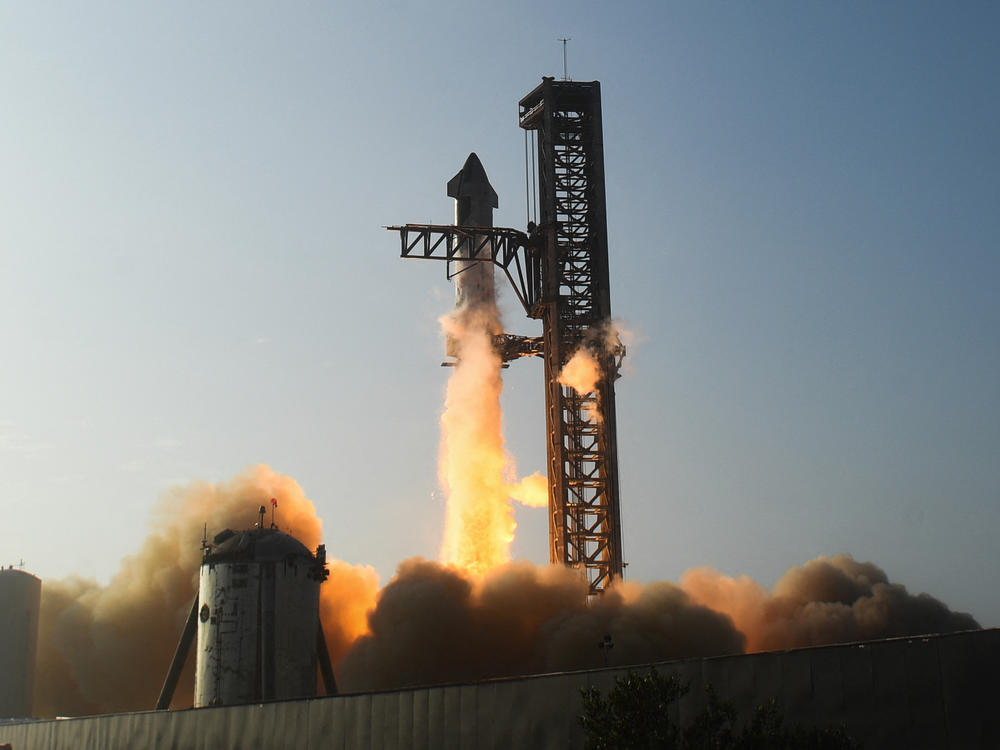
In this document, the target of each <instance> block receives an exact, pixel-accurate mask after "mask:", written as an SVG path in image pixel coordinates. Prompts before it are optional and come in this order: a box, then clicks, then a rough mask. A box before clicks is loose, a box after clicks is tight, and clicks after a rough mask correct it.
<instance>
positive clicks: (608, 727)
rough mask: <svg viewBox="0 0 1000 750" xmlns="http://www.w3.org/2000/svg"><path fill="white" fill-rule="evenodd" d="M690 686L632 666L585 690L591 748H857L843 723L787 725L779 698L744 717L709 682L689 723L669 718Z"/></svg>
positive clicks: (582, 719) (583, 718) (584, 722)
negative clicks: (608, 685) (611, 682)
mask: <svg viewBox="0 0 1000 750" xmlns="http://www.w3.org/2000/svg"><path fill="white" fill-rule="evenodd" d="M688 691H689V687H688V685H686V684H685V683H683V682H682V681H681V680H680V679H679V678H678V677H677V676H676V675H668V676H664V675H662V674H660V673H659V672H658V671H657V670H656V669H652V668H651V669H650V670H649V672H647V673H637V672H631V671H630V672H629V673H628V674H627V675H625V676H623V677H618V678H617V679H616V680H615V686H614V687H613V688H612V689H611V690H610V691H609V692H608V694H607V696H605V695H604V694H603V693H602V692H601V691H600V690H598V689H597V688H593V687H592V688H588V689H585V690H582V691H581V693H582V696H583V715H582V716H580V724H581V726H582V727H583V730H584V732H585V733H586V736H587V745H586V747H587V750H854V749H856V748H858V747H859V745H858V744H857V743H856V742H855V741H854V740H853V739H852V738H851V737H850V736H849V735H848V734H847V732H846V731H845V730H844V728H843V727H800V726H789V725H787V724H786V723H785V720H784V716H783V714H782V711H781V708H780V706H779V705H778V703H777V701H775V700H773V699H772V700H770V701H768V702H767V703H765V704H763V705H761V706H758V707H757V708H756V709H755V710H754V712H753V715H752V716H751V717H750V718H749V720H746V721H740V717H739V716H738V714H737V711H736V707H735V706H734V705H733V703H732V702H731V701H726V700H723V699H722V698H720V697H719V695H718V694H717V693H716V692H715V690H714V689H713V688H712V687H711V686H707V687H706V703H705V707H704V708H703V709H702V710H701V711H700V712H699V713H698V714H697V715H695V716H694V718H693V719H692V720H691V721H690V722H689V723H688V724H686V725H685V726H680V725H679V724H678V723H676V722H675V721H673V720H672V719H671V718H670V705H671V704H673V703H674V702H676V701H677V700H678V699H679V698H681V697H683V696H684V695H686V694H687V693H688Z"/></svg>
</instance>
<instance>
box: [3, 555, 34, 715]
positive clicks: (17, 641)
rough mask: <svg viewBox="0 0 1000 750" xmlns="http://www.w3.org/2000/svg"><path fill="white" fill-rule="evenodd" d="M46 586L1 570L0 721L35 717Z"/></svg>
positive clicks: (18, 572) (19, 572)
mask: <svg viewBox="0 0 1000 750" xmlns="http://www.w3.org/2000/svg"><path fill="white" fill-rule="evenodd" d="M41 598H42V582H41V581H40V580H39V579H38V578H35V576H33V575H31V573H25V572H24V571H23V570H16V569H14V568H5V569H0V718H26V717H29V716H31V712H32V706H33V703H34V701H33V693H34V689H35V652H36V651H37V649H38V608H39V605H40V603H41Z"/></svg>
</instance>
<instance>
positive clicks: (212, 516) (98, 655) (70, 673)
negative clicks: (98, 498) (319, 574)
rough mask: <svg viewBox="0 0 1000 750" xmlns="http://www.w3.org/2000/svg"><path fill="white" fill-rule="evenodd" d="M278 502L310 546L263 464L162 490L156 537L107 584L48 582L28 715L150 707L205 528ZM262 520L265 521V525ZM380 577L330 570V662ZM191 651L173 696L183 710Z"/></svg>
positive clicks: (193, 585) (289, 528)
mask: <svg viewBox="0 0 1000 750" xmlns="http://www.w3.org/2000/svg"><path fill="white" fill-rule="evenodd" d="M271 498H275V499H276V500H277V501H278V505H277V511H276V519H275V520H276V522H277V524H278V526H279V528H280V529H281V530H283V531H286V532H287V533H290V534H292V535H293V536H295V537H296V538H297V539H298V540H299V541H301V542H302V543H303V544H304V545H306V546H307V547H309V548H310V549H315V547H316V546H317V545H318V544H319V543H320V540H321V522H320V520H319V518H317V517H316V511H315V508H314V507H313V504H312V502H311V501H310V500H309V499H308V498H307V497H306V496H305V493H304V492H303V490H302V488H301V487H300V486H299V485H298V483H296V482H295V480H293V479H291V478H290V477H287V476H284V475H281V474H278V473H277V472H275V471H274V470H272V469H271V468H269V467H267V466H264V465H261V466H256V467H253V468H251V469H248V470H247V471H246V472H244V473H243V474H241V475H240V476H238V477H236V478H235V479H233V480H232V481H229V482H223V483H220V484H209V483H207V482H194V483H192V484H190V485H188V486H187V487H179V488H175V489H173V490H171V491H169V492H168V493H167V494H166V495H165V496H164V498H163V499H162V500H161V502H160V503H159V505H158V506H157V508H156V509H155V511H154V522H153V531H152V532H151V533H150V535H149V536H148V537H147V538H146V539H145V540H144V541H143V542H142V548H141V549H140V550H139V551H138V552H137V553H136V554H134V555H132V556H130V557H127V558H125V559H124V560H123V561H122V563H121V567H120V569H119V571H118V573H117V574H116V575H115V576H114V578H112V579H111V581H110V583H109V584H108V585H107V586H101V585H99V584H97V583H96V582H93V581H85V580H81V579H78V578H70V579H67V580H64V581H45V583H44V585H43V586H42V607H41V618H40V623H39V650H38V662H37V678H36V696H35V707H36V708H35V710H36V712H37V713H38V714H39V715H41V716H55V715H80V714H87V713H95V712H112V711H128V710H141V709H150V708H152V707H153V704H154V703H155V701H156V697H157V695H158V693H159V690H160V686H161V685H162V682H163V678H164V677H165V675H166V672H167V668H168V666H169V664H170V660H171V658H172V656H173V651H174V649H175V647H176V645H177V641H178V639H179V637H180V633H181V630H182V629H183V626H184V621H185V619H186V618H187V615H188V612H189V610H190V608H191V602H192V601H193V600H194V596H195V594H196V593H197V586H198V570H199V566H200V564H201V552H200V545H199V543H200V540H201V538H202V534H203V524H206V523H207V527H208V533H209V536H212V535H214V534H215V533H217V532H218V531H221V530H222V529H224V528H234V529H243V528H249V527H251V526H253V524H254V523H255V522H256V521H257V518H258V517H257V508H258V507H259V506H260V505H265V506H267V507H268V508H270V500H271ZM268 521H270V519H269V518H268ZM376 589H377V578H376V576H375V572H374V571H373V570H372V569H371V568H370V567H360V566H351V565H348V564H346V563H342V562H336V561H335V562H332V563H331V564H330V578H329V580H328V581H327V582H326V583H325V584H323V587H322V588H321V592H322V595H321V597H322V599H321V610H322V613H323V617H324V626H325V628H326V636H327V641H328V645H329V648H330V651H331V656H332V657H333V658H338V657H339V656H340V655H342V654H343V653H344V652H345V651H346V650H347V648H348V646H349V645H350V643H351V642H352V641H353V640H354V639H355V638H357V637H358V636H359V635H360V634H361V633H363V632H364V631H365V628H366V623H365V616H366V613H367V610H368V609H369V608H370V607H371V606H372V605H373V604H374V599H375V591H376ZM194 656H195V655H194V649H192V652H191V653H190V654H189V656H188V662H187V665H186V669H185V673H184V676H183V677H182V680H181V682H180V684H179V685H178V688H177V692H176V693H175V696H174V705H175V706H185V705H190V704H191V700H192V697H191V696H192V688H193V662H194Z"/></svg>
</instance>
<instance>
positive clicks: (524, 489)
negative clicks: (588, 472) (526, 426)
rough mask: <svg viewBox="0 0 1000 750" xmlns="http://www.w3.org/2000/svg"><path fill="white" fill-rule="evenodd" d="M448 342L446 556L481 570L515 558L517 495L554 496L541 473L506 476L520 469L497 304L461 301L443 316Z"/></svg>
mask: <svg viewBox="0 0 1000 750" xmlns="http://www.w3.org/2000/svg"><path fill="white" fill-rule="evenodd" d="M441 323H442V327H443V329H444V332H445V335H446V337H447V338H448V340H449V341H450V342H454V344H455V345H456V346H457V355H458V362H457V363H456V365H455V367H454V368H453V370H452V374H451V378H450V379H449V380H448V388H447V391H446V394H445V405H444V412H443V413H442V415H441V448H440V454H439V464H438V475H439V479H440V482H441V486H442V488H443V489H444V492H445V495H446V498H447V509H446V513H445V526H444V539H443V542H442V545H441V560H442V562H444V563H446V564H449V565H454V566H455V567H456V568H459V569H461V570H465V571H468V572H470V573H473V574H476V575H482V574H484V573H486V572H487V571H489V570H492V569H493V568H495V567H497V566H498V565H502V564H503V563H505V562H507V561H509V560H510V545H511V542H513V541H514V530H515V529H516V528H517V523H516V522H515V521H514V514H513V510H512V509H511V503H510V500H511V498H512V497H513V498H515V499H517V500H520V501H522V502H524V503H525V504H526V505H531V506H534V507H541V506H544V505H546V504H547V503H548V495H547V492H548V490H547V488H545V487H544V486H543V489H544V493H545V494H544V497H542V496H541V494H540V492H539V480H540V481H541V483H542V484H543V485H544V478H542V477H541V475H535V476H537V477H538V479H534V478H531V477H529V478H528V479H526V480H524V481H522V482H517V481H516V480H515V481H512V482H507V481H506V480H505V477H507V476H513V475H514V474H516V469H515V468H514V464H513V461H512V460H511V459H510V457H509V456H508V455H507V453H506V452H505V451H504V440H503V425H502V412H501V409H500V393H501V391H502V390H503V380H502V379H501V377H500V371H501V365H502V362H501V360H500V356H499V354H497V352H496V349H495V347H494V344H493V340H494V339H493V337H494V335H495V334H496V333H498V332H499V331H500V330H502V329H501V327H500V318H499V314H498V313H497V311H496V308H495V307H493V306H492V305H484V306H481V307H473V308H470V307H462V308H459V310H457V311H456V312H454V313H452V314H450V315H448V316H446V317H444V318H442V320H441Z"/></svg>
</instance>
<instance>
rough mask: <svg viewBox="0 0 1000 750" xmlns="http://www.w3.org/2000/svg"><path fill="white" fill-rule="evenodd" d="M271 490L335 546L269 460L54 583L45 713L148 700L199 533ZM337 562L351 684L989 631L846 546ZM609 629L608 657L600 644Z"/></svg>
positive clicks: (185, 502) (207, 488)
mask: <svg viewBox="0 0 1000 750" xmlns="http://www.w3.org/2000/svg"><path fill="white" fill-rule="evenodd" d="M272 497H274V498H276V499H277V500H278V517H277V522H278V525H279V527H280V528H281V529H282V530H283V531H286V532H288V533H291V534H293V535H294V536H296V538H298V539H299V540H300V541H302V542H303V544H305V545H306V546H307V547H310V548H315V547H316V545H318V544H319V543H321V541H322V524H321V521H320V519H319V518H318V517H316V514H315V508H314V506H313V504H312V503H311V501H309V499H308V498H307V497H306V496H305V493H304V492H303V490H302V488H301V487H300V486H299V485H298V483H297V482H295V480H294V479H292V478H291V477H288V476H285V475H282V474H279V473H278V472H275V471H274V470H273V469H271V468H270V467H268V466H264V465H260V466H255V467H251V468H249V469H247V470H246V471H245V472H243V473H242V474H240V475H239V476H237V477H235V478H234V479H232V480H230V481H227V482H219V483H217V484H210V483H207V482H192V483H191V484H189V485H187V486H185V487H177V488H173V489H172V490H170V491H169V492H168V493H166V495H165V496H164V497H163V498H162V500H161V501H160V502H159V503H158V505H157V506H156V508H155V509H154V511H153V519H154V522H153V528H152V531H151V532H150V534H149V536H148V537H147V538H146V539H145V540H144V541H143V543H142V546H141V547H140V548H139V549H138V550H136V552H135V553H134V554H132V555H130V556H128V557H126V558H124V559H123V560H122V564H121V568H120V570H119V572H118V573H117V574H116V575H115V576H114V578H113V579H112V580H111V581H110V582H109V583H108V584H107V585H106V586H102V585H99V584H98V583H96V582H94V581H87V580H83V579H80V578H75V577H69V578H66V579H63V580H59V581H52V580H47V581H44V582H43V585H42V610H41V618H40V626H39V648H38V663H37V678H36V700H35V706H36V713H37V714H38V715H40V716H55V715H82V714H88V713H106V712H116V711H133V710H148V709H150V708H152V706H153V703H154V702H155V700H156V696H157V694H158V693H159V690H160V687H161V685H162V682H163V678H164V677H165V675H166V671H167V668H168V666H169V663H170V659H171V657H172V655H173V651H174V649H175V647H176V645H177V641H178V639H179V637H180V633H181V630H182V628H183V625H184V620H185V618H186V616H187V613H188V611H189V610H190V607H191V602H192V600H193V598H194V595H195V593H196V591H197V581H198V571H199V568H200V564H201V552H200V549H199V542H200V540H201V538H202V533H203V527H204V526H203V525H204V524H206V523H207V524H208V529H209V535H210V536H211V535H212V534H213V530H215V531H218V530H221V529H222V528H226V527H231V528H249V527H251V526H252V525H253V522H254V521H255V520H256V510H257V507H258V506H259V505H261V504H266V503H267V502H268V501H269V499H270V498H272ZM333 552H334V553H335V552H336V550H333ZM329 567H330V577H329V579H328V580H327V581H326V582H325V583H324V584H323V585H322V586H321V589H320V591H321V598H320V610H321V617H322V621H323V626H324V630H325V633H326V638H327V644H328V647H329V649H330V652H331V658H332V659H333V660H334V669H335V672H336V674H337V678H338V683H339V685H340V687H341V689H342V690H345V691H358V690H374V689H383V688H393V687H403V686H406V685H417V684H433V683H435V682H454V681H467V680H477V679H482V678H487V677H500V676H512V675H520V674H530V673H532V672H536V673H537V672H549V671H559V670H568V669H585V668H591V667H600V666H603V665H604V664H605V659H606V660H607V661H606V663H607V664H609V665H616V666H617V665H626V664H637V663H644V662H651V661H662V660H669V659H675V658H687V657H698V656H712V655H720V654H733V653H742V652H752V651H762V650H774V649H785V648H795V647H800V646H816V645H824V644H829V643H838V642H845V641H855V640H870V639H877V638H884V637H894V636H905V635H922V634H927V633H935V632H951V631H956V630H967V629H973V628H978V627H979V625H978V623H977V622H976V620H975V619H974V618H973V617H972V616H971V615H968V614H965V613H960V612H953V611H951V610H950V609H949V608H948V607H947V605H945V604H944V603H942V602H940V601H938V600H937V599H935V598H934V597H932V596H930V595H928V594H916V595H913V594H910V593H909V592H908V591H907V590H906V588H905V587H904V586H902V585H901V584H898V583H894V582H892V581H891V580H890V579H889V577H888V575H887V574H886V573H885V572H884V571H883V570H882V569H881V568H879V567H878V566H876V565H875V564H873V563H870V562H858V561H855V560H854V559H853V558H851V557H849V556H847V555H837V556H835V557H830V558H826V557H819V558H816V559H815V560H812V561H808V562H806V563H804V564H802V565H797V566H793V567H792V568H790V569H789V570H788V572H786V573H785V575H784V576H783V577H782V578H781V579H780V580H779V581H778V582H777V583H776V584H775V586H774V587H773V588H772V589H771V590H768V589H766V588H764V587H763V586H761V585H760V584H758V583H756V582H755V581H753V580H752V579H750V578H749V577H747V576H739V577H735V578H733V577H729V576H726V575H724V574H722V573H720V572H718V571H716V570H714V569H711V568H705V567H702V568H694V569H692V570H689V571H688V572H686V573H685V574H684V575H683V576H682V577H681V579H680V582H679V583H673V582H669V581H658V582H652V583H648V584H645V585H641V584H637V583H620V584H618V585H616V586H614V587H613V588H612V589H611V590H609V591H608V592H606V593H605V594H604V595H602V596H601V597H600V598H599V599H597V600H592V599H589V598H588V587H587V585H586V581H585V580H584V578H583V577H582V576H581V575H579V574H578V573H577V572H576V571H574V570H570V569H566V568H562V567H558V566H548V565H535V564H533V563H530V562H527V561H523V560H518V561H514V562H510V563H505V564H503V565H500V566H497V567H495V568H493V569H492V570H490V571H488V572H487V573H485V574H484V575H476V574H473V573H470V572H465V571H462V570H460V569H459V568H456V567H454V566H449V565H445V564H443V563H438V562H431V561H428V560H424V559H421V558H411V559H409V560H404V561H402V562H401V563H400V565H399V567H398V569H397V572H396V574H395V575H394V576H393V578H392V579H391V580H390V581H389V582H388V583H387V584H386V585H385V586H384V587H382V588H381V589H379V587H378V577H377V575H376V573H375V571H374V570H373V569H372V568H371V567H369V566H365V565H358V564H351V563H349V562H343V561H339V560H336V559H331V561H330V563H329ZM605 635H609V636H611V639H612V643H613V644H614V647H613V648H612V649H610V650H604V649H601V648H599V647H598V644H599V643H600V642H602V641H603V639H604V636H605ZM194 658H195V655H194V650H192V653H191V654H190V655H189V656H188V663H187V665H186V668H185V671H184V673H183V675H182V679H181V682H180V683H179V685H178V688H177V692H176V694H175V699H174V703H173V705H174V706H175V707H184V706H189V705H191V695H192V689H193V672H194V670H193V666H194Z"/></svg>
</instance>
